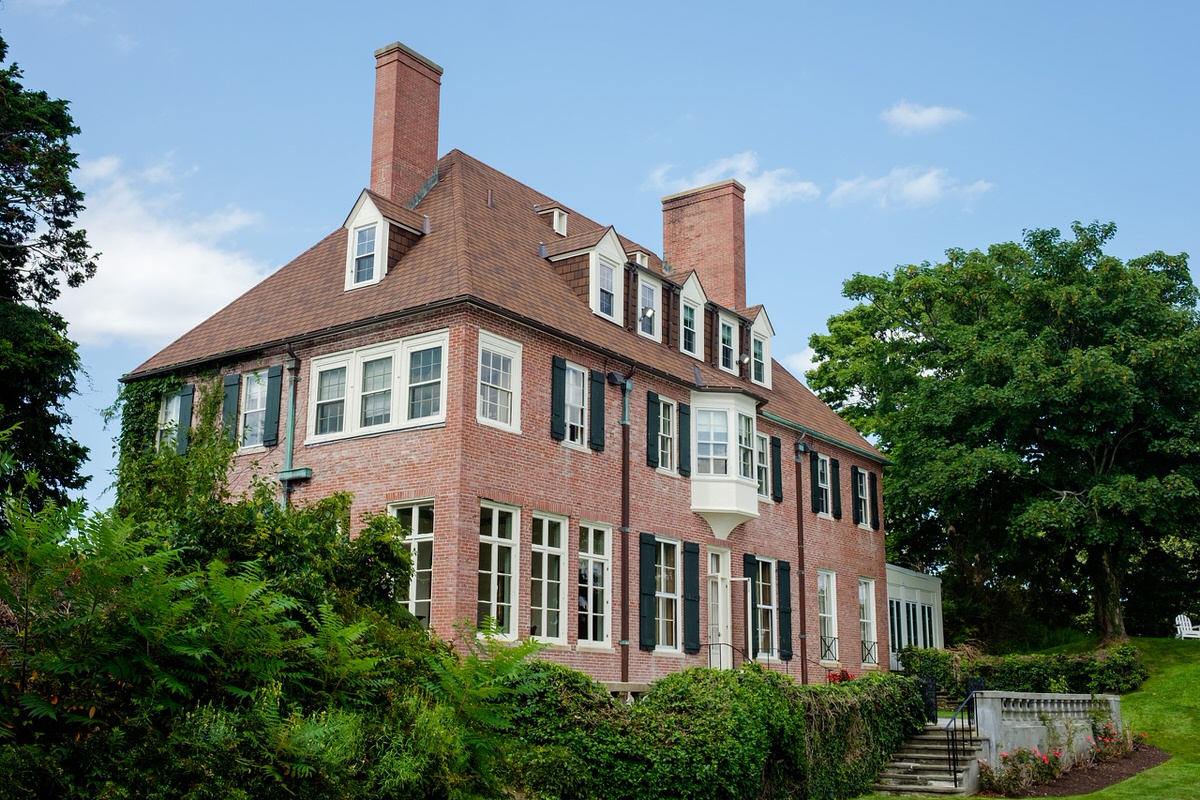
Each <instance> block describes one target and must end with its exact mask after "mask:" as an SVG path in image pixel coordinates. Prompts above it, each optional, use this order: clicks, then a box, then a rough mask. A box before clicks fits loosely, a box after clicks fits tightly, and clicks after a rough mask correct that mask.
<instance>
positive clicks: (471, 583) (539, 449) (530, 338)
mask: <svg viewBox="0 0 1200 800" xmlns="http://www.w3.org/2000/svg"><path fill="white" fill-rule="evenodd" d="M481 328H482V329H483V330H486V331H488V332H490V333H492V334H496V335H499V336H503V337H505V338H507V339H511V340H514V341H517V342H519V343H521V345H522V365H523V370H522V376H521V388H522V394H521V433H520V435H517V434H515V433H511V432H508V431H504V430H498V429H496V428H492V427H489V426H485V425H481V424H479V423H478V422H477V421H476V392H477V384H476V381H477V379H478V366H477V364H478V332H479V330H480V329H481ZM441 329H448V330H449V348H448V353H447V354H446V361H445V363H446V381H447V406H448V407H447V409H446V421H445V423H444V424H440V425H437V426H435V427H431V428H428V429H421V430H401V431H393V432H388V433H381V434H376V435H369V436H362V437H358V438H353V439H342V440H337V441H333V442H324V443H320V444H308V443H306V438H307V428H308V413H307V411H308V396H309V391H310V389H311V386H312V378H311V373H310V365H311V360H312V359H313V358H314V357H319V356H322V355H326V354H330V353H335V352H341V351H344V350H348V349H350V348H353V347H358V346H362V345H365V344H369V343H373V342H383V341H390V340H394V339H398V338H401V337H405V336H410V335H414V334H417V333H423V332H427V331H433V330H441ZM296 354H297V356H298V357H299V359H300V362H301V365H300V370H299V375H300V381H299V384H298V387H297V397H296V409H297V412H296V419H297V423H296V445H295V448H294V466H295V467H310V468H311V469H312V470H313V479H312V480H311V481H307V482H299V483H297V484H296V489H295V492H294V494H293V501H294V502H300V503H302V502H305V501H308V500H312V499H316V498H319V497H323V496H327V495H329V494H331V493H333V492H336V491H348V492H352V493H353V494H354V502H353V507H352V518H353V519H354V520H357V519H358V518H359V516H360V515H361V514H362V513H365V512H380V511H383V510H384V509H385V508H386V507H387V504H388V503H390V502H396V501H400V500H412V499H432V500H433V501H434V504H435V510H434V542H435V544H434V590H433V603H432V606H433V619H432V620H431V623H432V627H433V628H435V629H436V631H437V632H438V633H439V635H441V636H443V637H444V638H447V639H450V638H454V637H455V635H456V634H455V631H454V623H455V622H456V621H457V620H459V619H462V618H466V619H468V620H470V621H472V622H473V621H474V620H475V615H476V609H475V603H476V591H477V565H478V520H479V508H480V502H481V501H482V500H491V501H495V502H499V503H504V504H509V505H513V506H517V507H519V509H520V548H519V554H520V555H519V579H518V581H517V587H519V592H518V593H517V597H518V612H517V616H516V621H517V629H518V630H519V631H520V632H521V633H522V634H526V633H527V632H528V624H529V582H530V572H529V570H530V557H529V556H530V548H531V531H532V528H531V526H532V520H533V514H534V512H535V511H543V512H549V513H553V514H558V515H562V516H566V517H568V518H569V521H570V522H569V526H568V529H567V533H568V535H567V542H568V552H567V560H566V565H567V569H566V570H565V574H564V580H565V581H567V582H568V592H567V596H568V598H570V600H569V602H568V605H567V608H566V609H564V613H565V615H566V625H565V627H566V629H567V631H568V638H567V643H566V645H556V646H551V647H549V648H548V649H547V650H546V652H545V656H546V657H548V658H553V659H555V660H559V661H562V662H564V663H567V664H570V665H572V666H574V667H577V668H580V669H583V670H586V671H587V672H589V673H591V674H592V675H594V676H595V677H597V678H599V679H601V680H619V679H620V678H621V669H620V663H621V655H620V650H621V648H620V647H619V646H618V645H617V642H618V640H619V639H620V620H621V602H620V601H621V596H622V589H623V586H622V581H623V576H624V575H627V579H628V581H629V583H630V587H629V595H630V601H631V608H630V613H629V628H628V632H627V636H628V639H629V642H630V644H629V646H628V651H629V656H628V657H629V675H628V679H629V680H633V681H645V680H651V679H653V678H655V677H657V676H660V675H662V674H664V673H666V672H670V671H674V670H678V669H682V668H684V667H686V666H697V665H706V664H707V658H708V657H707V652H706V651H705V650H704V649H702V651H701V653H700V654H698V655H689V656H685V655H682V654H674V653H671V654H666V653H654V652H646V651H642V650H640V649H639V648H638V614H637V602H638V563H637V561H638V533H639V532H642V531H646V532H650V533H654V534H657V535H661V536H664V537H669V538H675V539H679V540H681V541H691V542H696V543H698V544H699V545H700V548H701V549H700V563H701V581H700V584H701V585H700V590H701V602H700V630H701V639H702V641H707V625H708V620H707V610H708V609H707V581H706V579H705V577H704V575H705V573H706V571H707V548H708V547H710V546H711V547H720V548H723V549H728V550H729V551H730V557H731V566H732V569H731V572H732V575H733V576H735V577H740V576H741V574H742V555H743V553H745V552H752V553H755V554H756V555H759V556H763V557H769V558H773V559H778V560H785V561H788V562H790V563H791V565H792V576H793V587H792V609H793V623H792V630H793V649H794V651H795V658H794V660H792V661H791V662H790V663H788V662H775V663H774V664H773V665H772V666H773V667H774V668H778V669H782V670H786V671H788V672H790V673H791V674H792V675H794V676H796V677H797V678H798V677H799V674H800V661H799V659H800V658H801V654H802V649H803V647H804V643H802V642H801V640H800V639H799V634H800V632H801V618H800V605H801V604H800V592H801V584H802V583H803V587H804V588H803V591H804V595H805V606H806V619H805V621H806V627H807V630H808V638H807V647H808V661H809V679H810V680H814V681H816V680H823V679H824V670H823V668H822V667H820V666H819V665H818V664H817V663H816V662H817V652H816V649H817V642H818V633H817V632H818V625H817V609H816V576H817V570H818V569H825V568H828V569H832V570H835V571H836V572H837V575H838V578H837V603H838V617H839V626H838V627H839V631H838V632H839V639H840V647H841V655H842V665H844V666H845V667H846V668H847V669H850V670H851V671H853V672H858V671H861V669H862V664H861V659H860V658H859V654H860V652H861V651H860V643H859V625H858V578H859V577H860V576H862V577H871V578H874V579H875V580H876V592H875V597H876V628H877V638H878V640H879V653H880V656H881V661H882V662H883V663H882V664H881V668H886V653H887V643H886V634H887V631H886V620H887V617H886V613H885V609H886V602H887V591H886V573H885V566H884V548H883V534H882V531H871V530H864V529H862V528H860V527H859V526H857V525H855V524H854V523H853V521H852V512H851V509H852V503H853V498H852V496H851V486H850V467H851V465H852V464H857V465H858V466H859V467H861V468H864V469H871V470H874V471H878V467H877V466H875V465H874V464H873V463H871V462H869V461H868V460H866V459H863V458H860V457H857V456H855V455H854V454H853V453H851V452H849V451H846V450H841V449H838V448H836V447H833V446H831V445H825V444H823V443H819V442H818V443H817V448H818V449H819V450H821V452H827V453H829V454H830V455H831V456H832V457H834V458H838V459H839V461H840V466H841V469H840V478H841V484H842V485H841V486H840V487H839V491H840V492H841V493H842V507H843V518H842V519H840V520H833V519H829V518H825V517H818V516H817V515H814V514H813V513H812V512H811V503H810V500H809V494H808V462H807V457H805V461H804V463H803V464H802V465H801V466H802V470H801V472H802V475H801V481H800V484H801V497H800V502H799V508H800V512H801V514H802V515H803V519H804V531H805V550H806V568H807V569H806V572H805V574H804V575H801V573H800V564H799V556H798V547H797V526H796V514H797V507H798V504H797V496H796V486H797V482H796V471H795V464H794V463H793V458H792V453H793V451H794V444H795V442H796V441H797V439H798V434H797V433H796V432H795V431H792V430H789V429H784V428H782V427H780V426H777V425H775V424H774V423H772V422H769V421H767V420H765V419H764V418H762V417H760V418H759V420H758V429H759V433H762V434H766V435H769V436H778V437H780V438H781V439H782V441H783V486H784V500H783V502H782V503H775V502H772V501H770V500H760V501H759V503H758V510H759V514H760V517H759V518H758V519H756V520H751V521H749V522H746V523H744V524H742V525H741V526H739V527H738V528H736V529H735V530H734V531H733V533H732V534H731V535H730V537H729V538H728V540H726V541H719V540H717V539H715V538H714V537H713V535H712V531H711V529H710V528H709V527H708V525H707V523H706V522H705V521H704V520H703V519H702V518H701V517H699V516H698V515H696V514H694V513H692V511H691V486H690V482H689V481H688V479H687V478H683V477H679V476H678V475H677V474H664V473H663V472H662V471H659V470H655V469H653V468H651V467H649V466H647V464H646V452H645V451H646V392H647V390H651V391H654V392H657V393H659V394H660V395H662V396H663V397H665V398H669V399H672V400H676V401H683V402H688V401H689V395H690V389H691V387H690V386H685V385H679V384H674V383H670V382H668V381H665V380H663V379H659V378H657V377H653V376H648V375H644V374H641V373H635V374H634V375H633V378H632V380H633V389H632V394H631V397H630V418H631V430H630V450H631V452H630V468H631V502H630V531H629V532H628V534H627V536H628V552H629V563H628V568H627V570H626V569H623V567H622V562H621V559H620V554H621V546H620V542H621V536H622V534H621V532H620V530H619V528H620V524H621V518H620V515H621V463H622V451H621V424H620V420H621V416H622V396H621V387H619V386H611V385H608V386H606V391H605V449H604V451H603V452H595V451H592V450H590V449H586V448H584V449H577V448H574V447H571V446H568V445H564V444H563V443H561V442H558V441H555V440H553V439H552V438H551V437H550V419H549V417H550V384H551V359H552V357H553V356H555V355H559V356H562V357H564V358H566V359H568V360H570V361H573V362H575V363H577V364H580V365H581V366H584V367H587V368H589V369H597V370H601V371H603V372H609V371H617V372H620V373H621V374H625V373H627V372H628V365H627V364H624V363H620V362H614V361H612V360H609V359H604V358H600V357H597V356H595V355H594V354H593V353H591V352H590V351H588V350H586V349H583V348H579V347H577V346H574V345H568V344H566V343H564V342H562V341H560V340H557V339H555V338H552V337H550V336H549V335H547V334H544V333H541V332H538V331H534V330H532V329H529V328H526V327H524V326H522V325H519V324H517V323H514V322H512V321H510V320H507V319H503V318H500V317H496V316H494V315H491V314H487V313H485V312H482V311H479V310H476V309H471V308H467V307H460V308H459V309H457V310H454V311H451V312H442V313H441V314H440V315H437V316H430V317H426V318H422V319H410V320H406V321H404V322H402V323H391V324H387V325H381V326H377V327H374V328H372V329H369V330H363V331H360V332H358V333H357V334H356V335H354V336H352V337H347V338H343V339H340V340H336V341H326V342H323V343H320V344H317V345H312V346H309V347H304V348H297V350H296ZM284 358H285V356H284V354H282V353H277V354H270V355H268V356H267V357H266V359H265V363H282V362H283V360H284ZM263 363H264V360H256V361H254V362H247V363H246V364H244V365H239V370H241V369H249V368H251V367H259V366H261V365H262V364H263ZM286 381H287V373H286V371H285V384H284V390H283V398H284V405H285V408H284V409H283V410H282V411H281V413H280V426H281V428H280V446H278V447H273V448H268V449H265V450H264V449H263V448H256V449H255V450H253V451H248V452H246V453H244V454H243V455H241V456H239V458H238V460H237V463H236V465H235V468H234V470H233V473H232V480H233V483H234V486H235V488H245V487H246V486H248V483H249V479H250V476H251V474H252V473H253V472H254V471H256V470H257V471H261V472H263V473H266V474H268V475H269V474H272V473H274V472H276V471H277V470H278V469H280V467H281V465H282V462H283V456H282V452H283V443H284V440H285V430H284V426H285V425H286V398H287V382H286ZM806 441H808V442H809V443H812V440H811V438H809V439H807V440H806ZM693 452H694V443H693ZM581 520H587V521H592V522H600V523H604V524H607V525H609V526H611V528H612V532H613V535H612V539H613V541H612V547H611V556H612V560H611V563H612V581H611V592H612V606H611V609H612V611H611V626H610V627H611V637H610V646H609V648H608V649H594V648H588V647H584V648H577V647H576V644H577V642H576V636H575V627H576V626H575V618H574V614H573V613H572V612H573V603H574V596H575V589H574V582H575V564H576V557H577V552H578V550H577V533H578V525H579V523H580V521H581ZM743 586H744V584H741V583H734V584H733V589H732V617H733V641H734V643H735V644H736V645H737V646H738V647H739V648H742V647H745V641H746V631H745V613H746V610H745V600H744V594H743V591H744V590H743V589H742V588H741V587H743Z"/></svg>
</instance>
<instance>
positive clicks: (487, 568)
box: [475, 503, 520, 637]
mask: <svg viewBox="0 0 1200 800" xmlns="http://www.w3.org/2000/svg"><path fill="white" fill-rule="evenodd" d="M519 525H520V512H519V511H518V510H517V509H515V508H510V507H507V506H500V505H496V504H493V503H481V504H480V507H479V584H478V588H479V590H478V593H477V595H476V614H475V623H476V624H477V625H479V626H480V627H482V626H483V625H484V622H485V620H487V619H489V618H490V619H493V620H495V621H496V627H497V629H498V630H499V632H500V633H501V634H502V635H504V636H508V637H516V635H517V631H516V628H515V626H514V624H513V620H514V619H515V618H516V614H517V612H518V607H517V597H516V594H515V592H514V591H513V590H514V589H515V581H516V576H517V574H518V573H517V566H518V564H517V557H518V552H519V551H518V547H517V545H518V542H517V531H518V530H519V529H520V528H519Z"/></svg>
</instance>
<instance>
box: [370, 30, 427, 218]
mask: <svg viewBox="0 0 1200 800" xmlns="http://www.w3.org/2000/svg"><path fill="white" fill-rule="evenodd" d="M441 85H442V68H441V67H439V66H437V65H436V64H434V63H433V62H431V61H428V60H427V59H425V58H423V57H422V56H420V55H418V54H417V53H414V52H413V51H411V50H409V49H408V48H406V47H404V46H403V45H401V44H399V43H398V42H397V43H396V44H394V45H389V46H388V47H385V48H382V49H381V50H379V51H378V52H376V54H375V120H374V133H373V138H372V142H371V190H372V191H373V192H375V193H376V194H380V195H382V196H384V197H387V198H389V199H391V200H393V201H395V202H397V203H400V204H402V205H403V204H407V203H408V201H409V200H411V199H412V198H413V196H414V195H415V194H416V193H417V191H418V190H419V189H420V188H421V186H422V185H423V184H424V183H425V180H426V179H427V178H429V176H430V175H432V174H433V168H434V166H435V165H436V164H437V156H438V153H437V149H438V106H439V95H440V92H441Z"/></svg>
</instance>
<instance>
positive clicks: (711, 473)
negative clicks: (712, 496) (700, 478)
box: [692, 408, 737, 478]
mask: <svg viewBox="0 0 1200 800" xmlns="http://www.w3.org/2000/svg"><path fill="white" fill-rule="evenodd" d="M708 414H714V415H720V416H723V417H724V418H725V441H724V445H725V454H724V456H723V458H724V460H725V469H724V470H722V471H720V472H717V471H715V470H713V469H711V463H710V468H709V469H708V470H705V469H704V468H703V467H702V466H701V464H702V461H703V460H704V459H707V460H708V461H709V462H712V461H715V460H716V459H717V456H716V455H715V452H716V451H715V450H714V451H713V452H712V453H710V454H709V455H708V456H703V455H701V445H703V444H707V442H705V441H704V440H703V439H701V437H700V432H701V429H702V425H701V422H702V420H704V419H705V416H706V415H708ZM692 416H693V417H694V418H695V421H696V437H695V443H696V444H695V451H696V452H695V462H696V463H695V472H696V474H697V475H704V476H707V477H711V478H735V477H737V470H736V469H731V466H732V464H731V462H732V461H734V455H735V453H734V452H731V451H734V450H735V449H736V444H731V443H730V441H729V440H730V438H731V435H730V434H731V426H730V424H729V416H730V409H728V408H697V409H696V410H695V411H693V412H692ZM714 419H715V417H714ZM713 430H714V431H715V430H716V426H713ZM711 443H712V445H713V446H714V447H715V446H716V445H718V444H721V443H720V442H718V441H717V440H716V438H715V437H714V438H713V440H712V442H711Z"/></svg>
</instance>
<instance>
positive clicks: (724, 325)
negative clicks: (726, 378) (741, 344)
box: [720, 317, 737, 372]
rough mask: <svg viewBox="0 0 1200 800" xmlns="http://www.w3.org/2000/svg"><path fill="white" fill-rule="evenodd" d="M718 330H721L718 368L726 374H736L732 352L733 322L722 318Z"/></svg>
mask: <svg viewBox="0 0 1200 800" xmlns="http://www.w3.org/2000/svg"><path fill="white" fill-rule="evenodd" d="M720 328H721V360H720V367H721V369H723V370H725V371H726V372H736V371H737V367H736V365H735V364H734V350H733V331H734V327H733V322H731V321H730V320H727V319H725V318H724V317H722V318H721V322H720Z"/></svg>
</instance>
